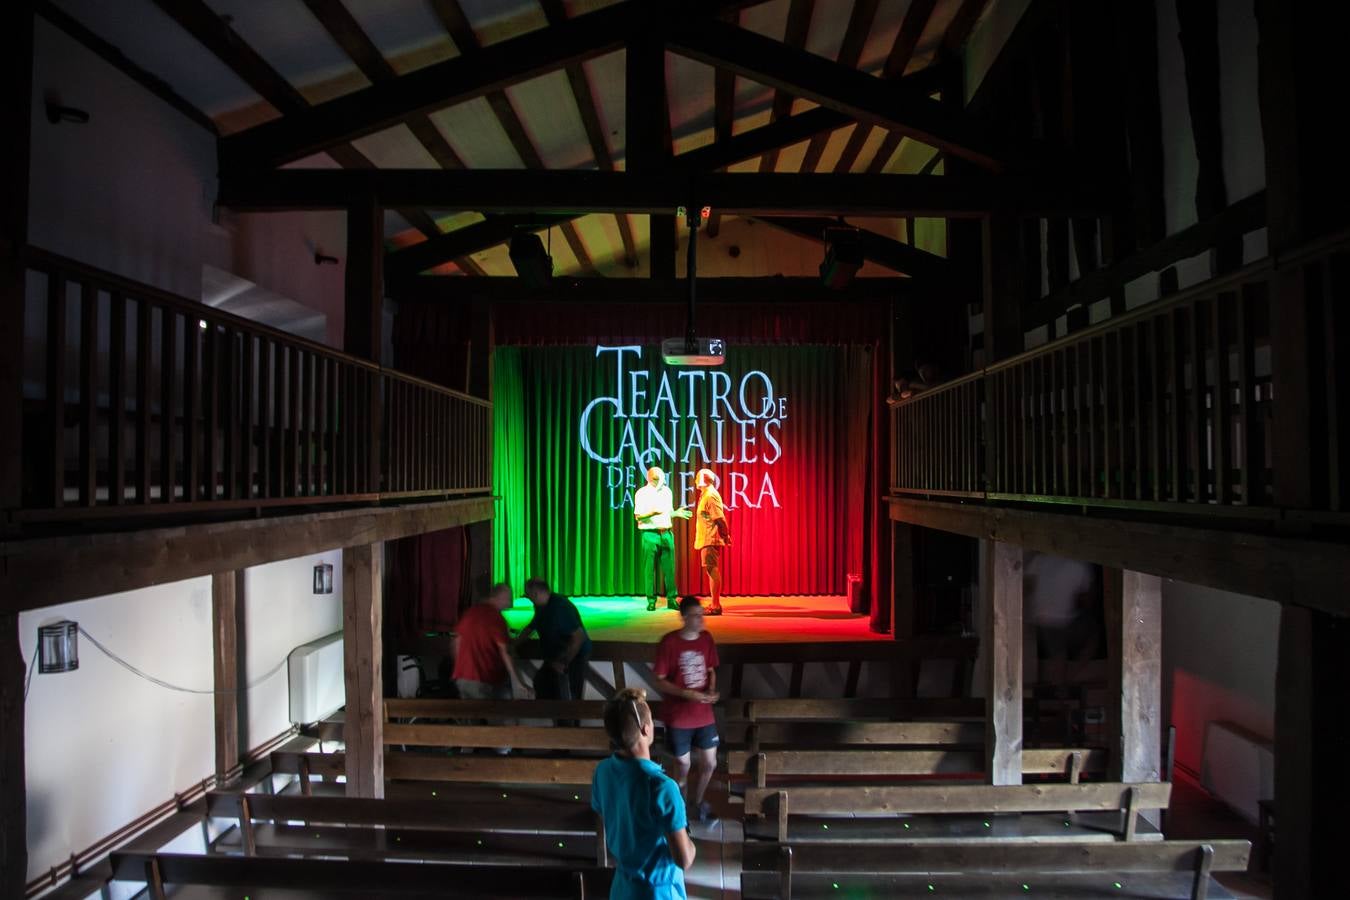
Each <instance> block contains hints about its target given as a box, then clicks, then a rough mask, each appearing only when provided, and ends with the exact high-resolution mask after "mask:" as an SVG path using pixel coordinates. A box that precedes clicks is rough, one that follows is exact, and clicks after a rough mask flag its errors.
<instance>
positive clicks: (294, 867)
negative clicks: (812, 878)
mask: <svg viewBox="0 0 1350 900" xmlns="http://www.w3.org/2000/svg"><path fill="white" fill-rule="evenodd" d="M112 865H113V877H114V878H115V879H118V880H136V881H142V880H143V881H145V882H146V883H147V885H148V886H149V890H150V896H151V897H152V898H155V900H162V898H163V897H164V896H165V894H164V885H165V884H197V885H214V886H220V887H238V888H255V889H256V888H279V889H286V888H290V889H294V890H300V891H313V892H315V893H316V894H317V895H319V896H323V895H326V894H328V893H337V892H343V893H344V894H350V893H352V892H369V893H370V894H379V895H381V896H384V895H389V894H398V893H403V892H408V893H414V894H423V895H425V894H427V893H431V892H437V891H442V892H443V891H445V889H446V887H447V885H452V886H453V887H454V889H455V891H456V892H457V893H461V894H463V895H472V894H475V893H479V892H481V893H482V895H483V896H489V895H493V894H496V893H497V892H499V891H501V889H502V887H503V886H504V885H509V886H510V892H511V895H512V896H516V897H586V896H592V897H603V896H605V895H607V894H608V892H609V886H610V882H611V880H612V879H613V870H612V869H604V868H600V867H598V866H548V865H543V866H536V865H528V866H508V865H477V864H472V865H468V864H460V863H432V862H428V863H421V864H410V863H391V862H383V861H377V862H367V861H356V860H328V859H324V860H320V859H294V858H289V859H281V858H271V857H262V856H255V857H239V856H195V855H186V854H177V853H158V854H144V853H114V854H113V855H112Z"/></svg>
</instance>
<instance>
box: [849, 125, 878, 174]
mask: <svg viewBox="0 0 1350 900" xmlns="http://www.w3.org/2000/svg"><path fill="white" fill-rule="evenodd" d="M886 135H887V131H886V129H884V128H872V129H871V130H870V131H869V133H868V135H867V140H866V141H864V142H863V147H862V152H861V153H859V154H858V158H857V159H856V160H854V161H853V168H851V169H849V171H850V172H857V173H861V172H866V171H867V168H868V166H870V165H871V163H872V160H873V159H874V158H875V157H876V155H877V151H878V150H880V149H881V145H882V143H883V142H884V141H885V140H886Z"/></svg>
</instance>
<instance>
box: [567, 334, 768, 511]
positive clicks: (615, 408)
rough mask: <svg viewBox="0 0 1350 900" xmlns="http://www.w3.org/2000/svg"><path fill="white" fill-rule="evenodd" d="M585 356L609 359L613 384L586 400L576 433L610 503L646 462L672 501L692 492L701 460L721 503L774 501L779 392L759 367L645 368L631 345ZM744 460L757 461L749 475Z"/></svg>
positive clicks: (618, 500) (620, 499) (628, 497)
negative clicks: (658, 471)
mask: <svg viewBox="0 0 1350 900" xmlns="http://www.w3.org/2000/svg"><path fill="white" fill-rule="evenodd" d="M595 358H596V360H597V361H598V362H597V365H607V366H611V367H612V368H613V372H614V381H613V387H612V390H611V391H610V392H608V393H605V394H602V395H600V396H596V397H594V398H592V399H591V400H590V402H588V403H587V404H586V406H585V408H584V409H583V410H582V412H581V415H580V418H579V421H578V424H577V437H578V440H579V442H580V445H581V449H582V451H583V452H584V453H585V454H586V455H587V456H588V457H589V458H590V459H591V460H593V461H594V462H595V463H596V464H597V465H601V466H604V467H605V480H604V484H605V487H606V492H607V497H606V498H605V499H606V501H607V503H608V505H609V508H610V509H620V508H622V507H624V506H631V505H632V502H633V490H634V489H635V488H636V487H638V486H639V485H641V484H643V482H644V481H645V478H646V475H645V472H646V470H647V468H648V467H649V466H660V467H661V468H662V469H664V470H665V472H666V480H667V482H668V483H669V484H670V486H671V489H672V490H673V491H675V496H676V505H681V504H690V503H692V502H693V500H694V475H695V473H696V472H697V471H698V470H699V469H701V468H704V467H709V468H712V469H713V470H714V471H715V472H716V473H717V475H718V478H719V479H720V484H721V490H722V493H723V500H724V501H725V502H726V504H727V506H728V508H731V509H735V508H738V507H748V508H750V509H765V508H768V509H778V508H780V504H779V502H778V495H777V492H776V491H775V489H774V483H773V474H772V468H771V467H772V466H773V465H774V464H775V463H777V462H778V461H779V460H780V459H781V458H782V456H783V440H782V437H783V429H784V428H785V427H786V423H787V420H788V398H787V397H786V396H783V395H781V394H780V393H778V392H777V391H776V390H775V389H774V384H773V379H772V377H770V375H769V374H768V373H767V372H764V371H762V370H760V369H750V370H748V371H745V372H743V373H740V374H738V375H735V376H733V375H731V374H729V373H727V372H725V371H722V370H720V369H667V368H661V369H659V370H658V371H656V372H653V371H652V370H651V369H650V367H649V366H648V365H647V363H646V361H645V360H644V359H643V348H642V347H639V346H636V345H626V346H614V347H608V346H603V345H601V346H598V347H596V348H595ZM752 463H755V464H758V468H759V469H760V470H761V471H760V472H759V477H758V478H757V479H756V483H751V476H750V475H749V474H748V473H746V472H742V471H739V470H738V468H737V467H738V466H746V465H749V464H752ZM766 467H769V468H766Z"/></svg>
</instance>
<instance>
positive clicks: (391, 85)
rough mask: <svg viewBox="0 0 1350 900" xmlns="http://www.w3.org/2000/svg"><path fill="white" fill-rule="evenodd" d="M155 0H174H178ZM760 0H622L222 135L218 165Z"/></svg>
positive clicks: (311, 141) (268, 154)
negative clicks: (669, 0)
mask: <svg viewBox="0 0 1350 900" xmlns="http://www.w3.org/2000/svg"><path fill="white" fill-rule="evenodd" d="M156 2H158V3H162V4H168V5H175V4H176V3H177V2H179V0H156ZM760 2H763V0H691V2H688V3H685V4H679V5H672V6H671V7H670V8H668V9H667V8H665V7H663V8H662V10H658V11H657V12H655V13H654V12H653V10H652V9H651V6H652V5H651V4H648V3H646V2H643V0H624V2H619V3H615V4H612V5H610V6H607V7H605V8H603V9H599V10H596V11H595V12H590V13H586V14H584V15H580V16H576V17H574V18H571V19H567V20H566V21H564V22H562V23H561V24H559V25H557V26H555V27H550V28H542V29H537V30H535V31H531V32H527V33H526V34H522V35H520V36H519V37H514V38H510V39H508V40H504V41H500V42H498V43H495V44H492V45H491V46H489V47H485V48H483V49H482V50H480V51H478V52H474V53H464V54H462V55H460V56H457V57H455V58H453V59H448V60H445V61H443V62H439V63H433V64H431V65H429V66H425V67H423V68H420V69H417V70H416V71H413V72H408V73H406V74H403V75H400V76H399V77H398V78H397V79H394V80H393V81H388V82H383V83H380V84H372V85H370V86H369V87H366V88H362V89H361V90H358V91H353V92H352V93H350V94H345V95H343V96H341V97H337V98H335V99H333V100H329V101H328V102H326V103H320V104H317V105H315V106H313V107H311V108H309V109H305V110H303V111H301V112H298V113H296V114H294V115H288V116H286V117H284V118H282V119H279V120H276V121H272V122H265V123H263V124H261V125H257V126H254V127H253V128H250V129H248V130H247V131H242V132H240V133H238V134H233V135H230V136H228V137H226V138H222V139H221V142H220V156H221V167H222V169H226V170H230V169H238V170H242V169H266V168H272V167H274V166H279V165H282V164H284V163H287V162H292V161H294V160H296V159H300V158H302V157H304V156H308V155H310V154H312V153H317V152H319V151H321V150H324V149H326V148H328V147H330V146H332V145H334V144H338V143H341V142H343V141H350V140H353V139H355V138H358V137H362V136H364V135H367V134H373V133H375V132H377V131H382V130H384V129H385V128H389V127H391V126H393V125H396V124H398V123H399V122H402V121H404V120H406V119H407V118H408V117H410V116H413V115H416V114H418V113H430V112H434V111H436V110H438V109H444V108H446V107H449V106H454V105H456V104H459V103H463V102H465V101H468V100H472V99H474V98H477V97H482V96H484V95H486V94H487V93H488V92H490V91H494V90H502V89H504V88H507V87H510V86H511V85H514V84H519V83H520V82H523V81H529V80H530V79H531V78H535V77H538V76H539V75H544V74H547V73H549V72H552V71H554V70H556V69H560V68H564V67H565V66H567V65H569V64H571V63H580V62H583V61H585V60H587V59H592V58H594V57H596V56H600V55H603V54H605V53H609V52H611V51H614V50H618V49H621V48H622V47H624V46H625V44H626V43H627V40H628V38H629V36H630V35H632V34H634V33H637V32H639V31H645V32H651V30H652V29H654V28H656V29H659V28H661V27H663V26H662V21H661V19H662V17H664V20H665V21H666V22H672V23H673V22H679V21H690V20H702V18H704V17H706V16H710V15H715V14H717V13H718V12H721V11H722V10H726V9H739V8H741V7H744V6H753V5H756V4H757V3H760ZM208 12H209V11H208ZM212 17H213V18H214V16H212ZM217 21H218V20H217Z"/></svg>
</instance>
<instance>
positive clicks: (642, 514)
mask: <svg viewBox="0 0 1350 900" xmlns="http://www.w3.org/2000/svg"><path fill="white" fill-rule="evenodd" d="M665 478H666V473H665V472H662V471H661V469H660V467H658V466H652V467H651V468H650V469H648V470H647V483H646V484H644V485H643V486H642V487H640V488H638V489H637V493H635V494H634V495H633V518H634V519H636V520H637V527H638V531H640V532H642V579H643V582H642V583H643V586H644V587H646V589H647V611H648V612H652V611H653V610H655V609H656V587H657V582H656V572H657V568H658V567H659V568H660V570H661V574H662V576H663V577H664V581H665V589H666V609H679V608H680V604H679V601H677V600H676V599H675V598H676V597H677V596H678V594H679V592H678V591H677V590H675V538H674V536H673V535H672V534H671V533H670V529H671V528H672V526H673V521H672V520H673V519H687V518H689V517H690V515H692V513H690V512H689V510H687V509H679V510H676V509H674V508H673V505H674V501H673V499H672V496H671V493H670V488H669V487H668V486H667V485H666V483H665Z"/></svg>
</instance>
